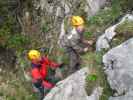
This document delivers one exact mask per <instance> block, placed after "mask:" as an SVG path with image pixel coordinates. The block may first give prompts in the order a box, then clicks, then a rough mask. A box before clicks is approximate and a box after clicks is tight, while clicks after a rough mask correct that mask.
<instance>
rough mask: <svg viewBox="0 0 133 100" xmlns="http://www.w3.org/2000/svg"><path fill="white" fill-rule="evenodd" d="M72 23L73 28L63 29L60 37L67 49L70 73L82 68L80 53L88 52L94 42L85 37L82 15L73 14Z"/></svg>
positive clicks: (62, 45)
mask: <svg viewBox="0 0 133 100" xmlns="http://www.w3.org/2000/svg"><path fill="white" fill-rule="evenodd" d="M71 25H72V29H70V30H69V29H67V30H64V31H65V32H64V31H62V30H61V35H60V38H59V39H60V40H59V44H60V46H61V47H63V48H64V49H65V51H66V54H67V55H68V58H69V68H68V69H69V71H68V74H71V73H73V72H75V71H76V70H78V69H79V68H80V67H79V65H80V57H79V54H81V53H85V52H87V51H88V50H89V49H90V46H91V45H92V44H93V41H88V40H86V39H84V38H83V34H84V30H85V29H84V20H83V18H82V17H80V16H72V17H71ZM69 27H70V26H69ZM63 28H64V29H65V27H64V24H62V29H63Z"/></svg>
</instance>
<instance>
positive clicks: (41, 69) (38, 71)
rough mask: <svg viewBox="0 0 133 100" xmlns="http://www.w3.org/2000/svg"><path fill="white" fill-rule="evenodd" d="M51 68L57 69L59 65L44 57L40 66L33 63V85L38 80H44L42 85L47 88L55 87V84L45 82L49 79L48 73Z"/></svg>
mask: <svg viewBox="0 0 133 100" xmlns="http://www.w3.org/2000/svg"><path fill="white" fill-rule="evenodd" d="M49 66H50V67H52V68H57V67H58V66H59V64H57V63H54V62H52V61H50V60H49V59H48V58H47V57H42V59H41V61H40V63H39V64H35V63H34V62H32V71H31V74H32V78H33V83H34V82H36V81H37V80H38V79H41V80H43V82H42V85H43V86H44V87H45V88H52V87H53V86H54V84H52V83H50V82H48V81H46V80H45V78H46V77H47V71H48V67H49Z"/></svg>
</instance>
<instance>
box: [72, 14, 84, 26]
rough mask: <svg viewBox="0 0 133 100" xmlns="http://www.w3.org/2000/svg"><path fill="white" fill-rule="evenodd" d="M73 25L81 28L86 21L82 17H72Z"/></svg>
mask: <svg viewBox="0 0 133 100" xmlns="http://www.w3.org/2000/svg"><path fill="white" fill-rule="evenodd" d="M71 23H72V25H73V26H79V25H83V24H84V20H83V18H82V17H80V16H72V19H71Z"/></svg>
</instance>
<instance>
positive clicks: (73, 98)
mask: <svg viewBox="0 0 133 100" xmlns="http://www.w3.org/2000/svg"><path fill="white" fill-rule="evenodd" d="M88 72H89V71H88V68H83V69H81V70H80V71H78V72H76V73H74V74H72V75H71V76H69V77H68V78H66V79H65V80H63V81H61V82H59V83H57V86H56V87H55V88H53V89H52V90H51V91H50V93H49V94H48V95H47V96H46V97H45V98H44V100H99V96H100V95H101V93H102V88H100V87H98V88H96V89H95V90H94V92H93V94H92V95H91V96H87V94H86V91H85V77H86V75H87V73H88Z"/></svg>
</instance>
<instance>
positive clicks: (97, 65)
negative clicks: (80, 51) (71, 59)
mask: <svg viewBox="0 0 133 100" xmlns="http://www.w3.org/2000/svg"><path fill="white" fill-rule="evenodd" d="M103 54H104V52H100V53H94V52H92V53H88V54H86V55H84V56H82V59H83V61H84V62H83V64H84V66H88V67H89V70H90V74H88V75H87V77H86V88H85V89H86V92H87V94H88V95H90V94H91V93H92V92H93V90H94V89H95V88H96V87H98V86H101V87H102V88H103V94H102V96H101V97H100V100H108V97H109V96H111V95H112V90H111V89H110V87H109V84H108V82H107V79H106V75H105V74H104V71H103V65H102V56H103Z"/></svg>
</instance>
